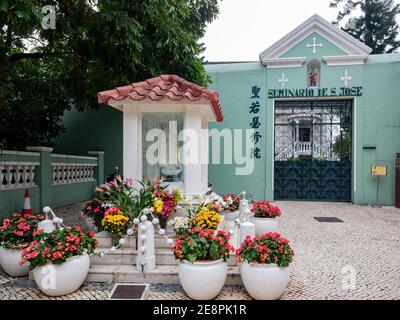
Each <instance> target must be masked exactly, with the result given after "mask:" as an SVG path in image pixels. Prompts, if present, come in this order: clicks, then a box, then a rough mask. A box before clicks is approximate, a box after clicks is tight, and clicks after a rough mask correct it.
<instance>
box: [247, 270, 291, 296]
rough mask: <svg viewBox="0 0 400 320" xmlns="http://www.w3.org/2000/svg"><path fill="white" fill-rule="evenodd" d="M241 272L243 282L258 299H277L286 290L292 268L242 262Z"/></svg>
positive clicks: (250, 293)
mask: <svg viewBox="0 0 400 320" xmlns="http://www.w3.org/2000/svg"><path fill="white" fill-rule="evenodd" d="M240 274H241V276H242V281H243V284H244V286H245V288H246V290H247V292H248V293H249V295H250V296H252V297H253V298H254V299H256V300H276V299H278V298H279V297H280V296H281V295H282V294H283V293H284V291H285V289H286V287H287V286H288V283H289V279H290V268H289V267H286V268H281V267H278V266H277V265H276V264H264V265H263V264H257V263H248V262H242V263H241V264H240Z"/></svg>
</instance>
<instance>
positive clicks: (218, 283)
mask: <svg viewBox="0 0 400 320" xmlns="http://www.w3.org/2000/svg"><path fill="white" fill-rule="evenodd" d="M227 274H228V264H227V263H226V262H224V261H223V260H222V259H220V260H217V261H209V262H194V263H190V262H189V261H186V260H184V261H181V262H180V263H179V280H180V282H181V284H182V287H183V290H185V292H186V294H187V295H188V296H189V297H190V298H191V299H194V300H210V299H213V298H215V297H216V296H217V295H218V294H219V292H220V291H221V289H222V288H223V287H224V285H225V281H226V277H227Z"/></svg>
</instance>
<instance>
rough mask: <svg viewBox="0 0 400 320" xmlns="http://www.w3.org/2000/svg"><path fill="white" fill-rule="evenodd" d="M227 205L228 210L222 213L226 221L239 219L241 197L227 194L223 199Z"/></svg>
mask: <svg viewBox="0 0 400 320" xmlns="http://www.w3.org/2000/svg"><path fill="white" fill-rule="evenodd" d="M222 199H223V200H224V202H225V203H226V209H225V210H223V211H222V212H221V214H223V215H224V216H225V220H226V221H234V220H236V219H239V205H240V197H239V196H237V195H235V194H226V195H224V196H223V197H222Z"/></svg>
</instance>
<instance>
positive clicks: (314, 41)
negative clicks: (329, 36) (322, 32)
mask: <svg viewBox="0 0 400 320" xmlns="http://www.w3.org/2000/svg"><path fill="white" fill-rule="evenodd" d="M322 46H323V45H322V43H318V44H317V38H316V37H314V38H313V44H307V45H306V47H307V48H313V53H317V48H322Z"/></svg>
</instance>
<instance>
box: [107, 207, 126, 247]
mask: <svg viewBox="0 0 400 320" xmlns="http://www.w3.org/2000/svg"><path fill="white" fill-rule="evenodd" d="M130 222H131V221H130V220H129V216H128V215H127V214H125V213H123V212H122V211H121V210H120V209H119V208H117V207H110V208H108V209H107V210H106V211H105V212H104V218H103V219H102V220H101V228H102V230H104V231H107V232H108V233H110V234H111V237H112V245H113V246H118V244H119V240H120V238H121V237H122V236H124V235H125V234H126V232H127V230H128V229H129V226H130V225H131V223H130Z"/></svg>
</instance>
